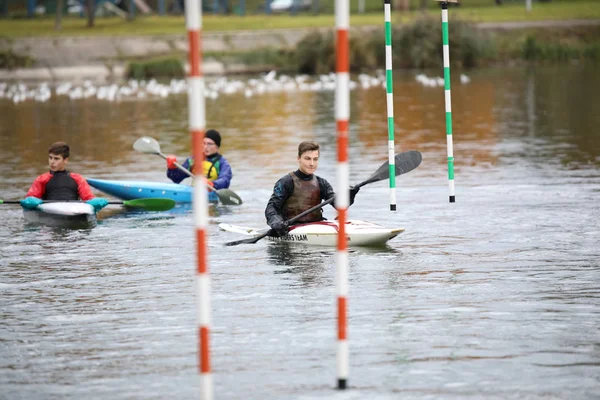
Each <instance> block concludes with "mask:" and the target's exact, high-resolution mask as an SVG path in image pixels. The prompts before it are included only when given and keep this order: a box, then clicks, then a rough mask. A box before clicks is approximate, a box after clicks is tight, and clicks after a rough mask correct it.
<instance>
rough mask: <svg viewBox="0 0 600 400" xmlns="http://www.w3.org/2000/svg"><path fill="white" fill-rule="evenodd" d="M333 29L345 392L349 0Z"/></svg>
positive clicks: (340, 363)
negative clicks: (334, 34) (334, 37)
mask: <svg viewBox="0 0 600 400" xmlns="http://www.w3.org/2000/svg"><path fill="white" fill-rule="evenodd" d="M335 27H336V51H335V53H336V84H335V119H336V130H337V154H338V165H337V183H338V193H337V194H336V204H335V206H336V208H337V210H338V222H339V225H340V229H339V231H338V241H337V268H336V294H337V321H338V323H337V331H338V332H337V339H338V345H337V387H338V389H346V385H347V380H348V341H347V336H346V324H347V317H346V309H347V306H348V305H347V296H348V243H347V240H346V212H347V210H348V205H349V203H350V196H349V193H348V187H349V185H350V184H349V173H348V126H349V120H350V54H349V53H350V43H349V33H348V29H349V27H350V4H349V0H335Z"/></svg>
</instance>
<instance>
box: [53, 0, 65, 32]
mask: <svg viewBox="0 0 600 400" xmlns="http://www.w3.org/2000/svg"><path fill="white" fill-rule="evenodd" d="M62 12H63V0H56V16H55V19H54V30H56V31H60V28H61V27H62Z"/></svg>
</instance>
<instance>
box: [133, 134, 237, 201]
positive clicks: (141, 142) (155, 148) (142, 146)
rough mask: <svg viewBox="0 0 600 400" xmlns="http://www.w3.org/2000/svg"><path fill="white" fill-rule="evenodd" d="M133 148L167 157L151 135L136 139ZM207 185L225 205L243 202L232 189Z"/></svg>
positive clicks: (190, 173)
mask: <svg viewBox="0 0 600 400" xmlns="http://www.w3.org/2000/svg"><path fill="white" fill-rule="evenodd" d="M133 148H134V149H136V150H137V151H140V152H142V153H146V154H156V155H157V156H159V157H162V158H164V159H165V160H166V159H167V156H165V155H164V154H163V153H162V152H161V151H160V144H159V143H158V142H157V141H156V139H153V138H151V137H149V136H144V137H141V138H139V139H138V140H136V141H135V143H134V144H133ZM173 164H174V165H175V167H177V169H179V170H180V171H183V172H184V173H185V174H186V175H188V176H190V177H191V178H192V179H195V178H196V176H195V175H194V174H193V173H192V172H191V171H189V170H188V169H186V168H185V167H184V166H183V165H181V164H179V163H178V162H177V161H175V162H174V163H173ZM206 187H207V188H208V189H209V190H210V191H213V192H215V194H216V195H217V197H218V198H219V201H221V203H223V204H224V205H240V204H242V199H241V198H240V196H238V195H237V193H235V192H234V191H233V190H231V189H215V188H214V187H213V186H211V185H208V184H207V185H206Z"/></svg>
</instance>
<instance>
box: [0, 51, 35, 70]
mask: <svg viewBox="0 0 600 400" xmlns="http://www.w3.org/2000/svg"><path fill="white" fill-rule="evenodd" d="M32 65H33V59H32V58H31V57H29V56H23V55H20V54H17V53H15V52H13V51H12V50H10V49H9V50H0V69H15V68H26V67H31V66H32Z"/></svg>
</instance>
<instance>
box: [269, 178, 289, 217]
mask: <svg viewBox="0 0 600 400" xmlns="http://www.w3.org/2000/svg"><path fill="white" fill-rule="evenodd" d="M293 193H294V181H293V180H292V177H291V176H290V175H289V174H287V175H286V176H284V177H283V178H281V179H280V180H278V181H277V183H276V184H275V187H274V188H273V194H271V198H270V199H269V202H268V203H267V208H266V209H265V217H266V218H267V225H269V226H270V227H273V224H275V223H278V222H282V221H283V220H284V218H283V205H284V204H285V201H286V200H287V199H288V198H289V197H290V196H291V195H292V194H293Z"/></svg>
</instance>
